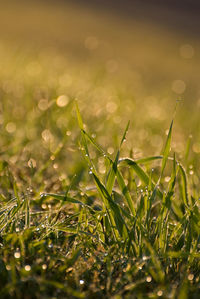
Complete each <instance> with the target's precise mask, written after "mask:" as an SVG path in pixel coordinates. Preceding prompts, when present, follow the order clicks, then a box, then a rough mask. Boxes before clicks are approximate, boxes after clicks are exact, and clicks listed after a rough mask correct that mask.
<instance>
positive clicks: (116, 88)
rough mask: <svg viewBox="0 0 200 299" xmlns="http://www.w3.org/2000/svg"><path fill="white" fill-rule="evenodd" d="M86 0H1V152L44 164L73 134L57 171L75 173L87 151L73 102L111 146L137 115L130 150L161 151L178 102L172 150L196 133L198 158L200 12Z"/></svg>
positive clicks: (181, 150) (16, 159) (178, 149)
mask: <svg viewBox="0 0 200 299" xmlns="http://www.w3.org/2000/svg"><path fill="white" fill-rule="evenodd" d="M78 3H79V4H78ZM78 3H77V4H75V3H72V2H70V1H66V2H65V1H63V2H62V1H61V2H59V3H57V4H55V2H51V1H50V2H49V4H47V3H46V2H45V1H41V3H40V2H39V1H38V2H37V1H36V2H33V1H30V2H28V3H26V2H25V1H22V2H20V4H19V3H18V2H16V1H11V2H5V3H1V10H0V66H1V68H0V92H1V94H0V97H1V101H0V125H1V141H0V144H1V155H6V156H7V159H11V161H10V162H11V163H13V164H15V165H18V164H19V165H22V163H24V165H27V161H28V160H29V159H30V158H32V159H34V161H35V163H36V164H37V166H36V168H37V169H39V168H40V167H41V166H42V164H43V163H44V161H46V160H48V158H49V157H50V156H51V155H52V153H53V152H54V151H55V149H56V148H57V146H58V144H59V143H60V142H62V140H63V138H64V136H65V135H66V134H67V138H66V141H65V142H66V143H65V146H64V148H63V150H62V154H61V155H59V158H58V160H57V159H56V161H54V164H55V165H57V167H55V165H54V168H55V172H57V171H58V170H59V169H60V168H62V170H63V171H64V172H65V173H66V174H71V173H73V169H71V167H73V165H74V161H77V159H79V157H80V153H79V152H78V148H77V142H76V138H77V134H78V126H77V121H76V116H75V114H74V108H73V107H74V104H73V101H74V99H77V100H78V102H79V105H80V109H81V112H82V113H83V116H84V121H85V123H86V125H87V126H88V129H89V131H90V132H91V133H93V134H95V135H97V139H98V141H99V143H100V144H101V145H102V146H103V147H104V148H105V149H107V150H108V151H109V152H110V153H112V152H113V150H114V148H115V146H116V145H117V142H118V139H119V137H120V136H121V135H120V134H121V132H122V130H123V129H124V127H125V125H126V122H127V121H128V120H130V121H131V125H130V130H129V135H128V138H127V144H126V151H127V152H126V153H125V154H129V152H130V151H132V155H133V157H134V158H138V157H140V156H142V155H143V154H146V155H147V154H158V153H160V151H161V149H162V146H163V140H164V138H165V131H166V130H167V129H168V127H169V123H170V121H171V119H172V116H173V113H174V109H175V105H176V101H177V100H178V101H180V103H179V107H178V109H177V114H176V117H175V127H174V138H173V145H172V146H173V150H175V151H176V152H177V153H178V154H179V155H180V156H183V155H184V149H185V146H186V143H187V139H188V137H189V136H190V135H192V144H193V145H192V157H193V158H194V159H196V158H197V157H198V154H199V152H200V130H199V111H200V87H199V67H200V40H199V35H198V33H199V32H198V28H196V30H195V28H193V27H194V26H195V21H196V22H197V20H196V19H195V17H196V18H197V16H196V15H194V17H193V16H192V15H190V14H191V13H192V12H188V14H187V9H185V10H182V11H181V10H180V11H179V12H178V11H177V10H176V11H173V7H171V10H169V9H167V7H164V8H162V7H161V8H159V7H157V8H156V7H151V6H150V8H148V6H147V7H146V6H145V4H144V5H142V6H141V5H138V6H139V7H138V10H137V9H136V11H135V10H133V12H134V13H131V14H130V15H127V14H125V13H121V14H120V12H119V11H118V10H117V9H116V10H114V8H113V9H111V8H109V7H107V5H106V4H105V3H104V7H102V6H101V7H99V6H97V7H95V5H93V6H92V7H91V3H90V4H88V3H86V4H84V5H83V3H82V2H81V1H80V2H78ZM87 4H88V5H87ZM136 8H137V1H136ZM148 9H149V10H150V12H148ZM156 9H157V10H158V12H157V10H156ZM159 9H160V10H159ZM153 10H155V12H154V11H153ZM158 13H159V14H161V15H160V20H159V19H158V18H156V15H157V14H158ZM189 13H190V14H189ZM193 13H194V12H193ZM162 18H163V19H164V20H163V21H162ZM159 22H160V23H159ZM181 22H182V23H181ZM180 23H181V24H182V27H181V25H180ZM191 23H192V24H191ZM193 23H194V24H193ZM192 26H193V27H192ZM196 26H198V24H197V25H196ZM38 149H39V150H38Z"/></svg>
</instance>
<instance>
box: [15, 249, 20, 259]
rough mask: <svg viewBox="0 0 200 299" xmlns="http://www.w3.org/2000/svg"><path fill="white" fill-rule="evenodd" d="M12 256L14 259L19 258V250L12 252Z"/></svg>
mask: <svg viewBox="0 0 200 299" xmlns="http://www.w3.org/2000/svg"><path fill="white" fill-rule="evenodd" d="M14 257H15V258H16V259H19V258H20V257H21V254H20V252H19V251H16V252H15V253H14Z"/></svg>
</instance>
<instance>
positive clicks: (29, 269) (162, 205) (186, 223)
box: [0, 104, 200, 298]
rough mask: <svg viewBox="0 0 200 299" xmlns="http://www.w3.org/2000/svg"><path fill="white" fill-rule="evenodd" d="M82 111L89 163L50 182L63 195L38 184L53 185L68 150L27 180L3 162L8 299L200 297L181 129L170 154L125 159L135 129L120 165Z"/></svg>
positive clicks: (4, 288)
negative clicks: (179, 147)
mask: <svg viewBox="0 0 200 299" xmlns="http://www.w3.org/2000/svg"><path fill="white" fill-rule="evenodd" d="M76 113H77V119H78V124H79V127H80V133H81V139H80V138H79V137H78V139H80V144H79V146H80V151H81V152H82V154H83V158H84V160H85V162H84V163H83V166H82V164H81V165H79V163H78V165H76V167H79V170H77V171H76V172H75V173H74V177H72V178H71V179H70V181H69V182H66V178H64V179H63V180H61V183H60V182H59V184H62V185H60V186H59V187H56V188H55V187H54V188H52V187H49V186H48V184H47V186H48V187H47V186H46V190H47V191H48V190H53V191H54V190H55V189H56V190H57V189H59V192H55V191H54V192H44V193H43V188H44V184H45V185H46V183H43V185H42V188H40V187H39V184H38V182H40V184H41V181H42V180H44V179H45V180H46V178H48V180H50V181H51V183H52V184H54V178H53V175H54V173H53V172H51V176H49V177H48V168H49V167H50V165H49V164H50V163H52V162H51V160H52V161H53V162H54V160H55V159H56V157H58V158H59V155H60V152H61V150H62V148H63V145H60V144H59V145H58V148H57V149H55V151H54V155H53V159H52V158H51V159H50V161H49V160H48V161H47V162H46V164H45V165H43V167H42V168H41V169H40V170H36V169H35V168H36V166H35V163H36V162H35V160H33V159H32V160H29V161H28V168H29V170H28V173H27V170H26V173H23V174H22V173H21V172H20V171H22V170H21V169H16V167H15V166H14V165H10V163H9V162H6V160H4V159H1V177H0V179H1V210H0V211H1V216H0V217H1V218H0V229H1V249H0V250H1V260H0V262H1V265H0V276H1V291H0V295H1V298H41V296H42V297H43V298H93V297H97V298H102V297H106V298H121V297H123V298H146V297H148V298H158V297H162V298H198V297H199V273H200V272H199V271H200V264H199V260H200V259H199V258H200V252H199V247H200V235H199V232H200V226H199V219H200V218H199V217H200V212H199V200H198V196H195V194H194V191H195V190H194V187H193V186H192V184H191V182H190V181H189V182H188V178H187V173H186V170H185V168H184V167H183V166H182V164H181V163H180V161H178V159H177V158H176V155H175V153H174V155H173V156H172V157H171V156H170V147H171V138H172V126H173V122H172V123H171V126H170V129H169V132H168V135H167V139H166V142H165V146H164V149H163V155H160V156H151V157H147V158H142V159H132V158H121V150H122V147H125V146H126V143H125V144H124V142H125V141H126V135H127V133H128V128H129V124H128V125H127V127H126V129H125V131H124V134H123V135H122V136H123V137H122V139H121V141H120V143H119V144H120V146H119V148H118V149H117V150H116V153H115V155H114V158H112V157H111V155H109V154H108V153H107V152H106V151H105V150H104V149H103V148H102V147H101V146H100V145H99V144H98V143H97V141H96V139H95V138H94V137H92V136H91V135H90V134H89V133H87V132H86V130H85V125H84V123H83V120H82V117H81V114H80V111H79V108H78V105H77V104H76ZM94 153H95V155H94ZM96 161H101V164H103V165H104V168H103V170H104V171H102V170H101V167H99V165H98V162H96ZM74 163H75V162H74ZM152 165H154V166H153V167H154V169H152ZM186 166H187V165H186ZM81 167H83V169H80V168H81ZM54 169H55V170H56V167H54ZM190 171H191V170H190ZM16 172H18V174H17V175H16ZM86 172H88V175H87V174H86ZM166 174H167V176H166ZM83 176H84V177H85V178H84V179H83V178H82V177H83ZM80 177H81V178H80ZM63 181H64V182H63ZM36 184H38V185H37V188H36V187H33V186H35V185H36ZM56 184H58V183H56ZM26 185H27V186H28V188H27V189H24V186H26ZM53 186H54V185H53ZM40 192H41V193H40ZM30 290H31V291H30Z"/></svg>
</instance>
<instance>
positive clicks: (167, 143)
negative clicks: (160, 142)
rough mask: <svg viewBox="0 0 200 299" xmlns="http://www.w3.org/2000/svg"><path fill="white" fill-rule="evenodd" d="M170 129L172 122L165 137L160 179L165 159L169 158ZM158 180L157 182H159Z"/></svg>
mask: <svg viewBox="0 0 200 299" xmlns="http://www.w3.org/2000/svg"><path fill="white" fill-rule="evenodd" d="M172 127H173V120H172V122H171V125H170V128H169V132H168V135H167V140H166V143H165V147H164V151H163V159H162V166H161V175H160V179H161V177H162V176H163V172H164V169H165V166H166V163H167V159H168V156H169V152H170V146H171V139H172ZM160 179H159V181H160Z"/></svg>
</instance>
